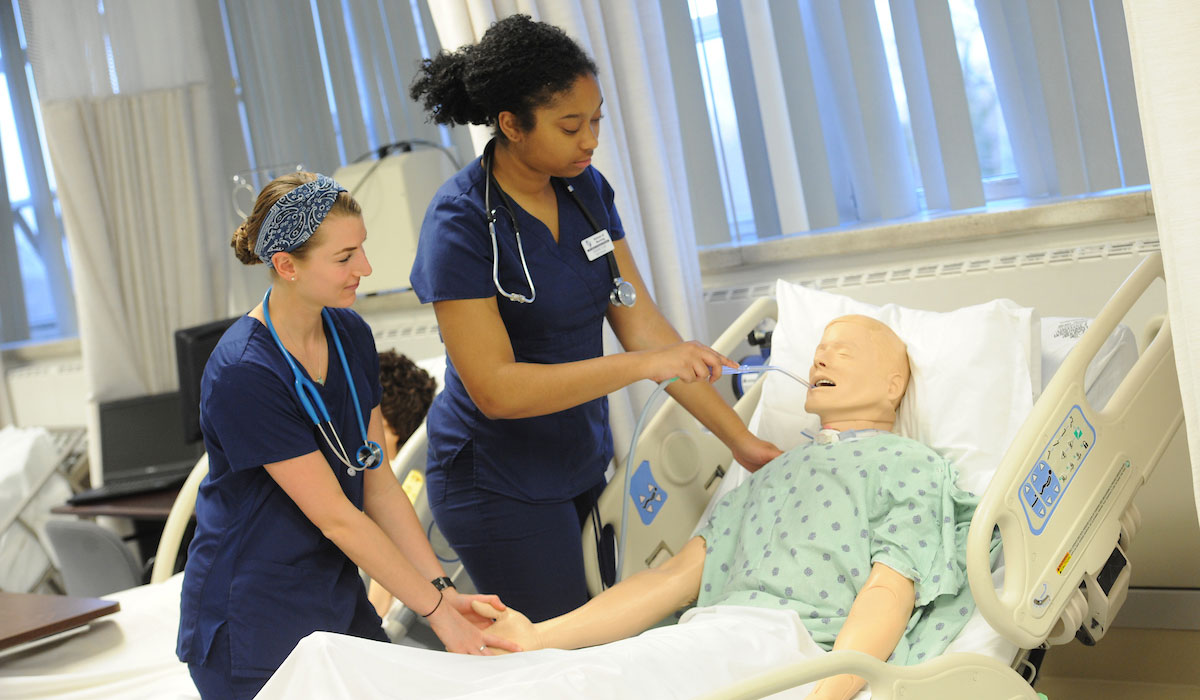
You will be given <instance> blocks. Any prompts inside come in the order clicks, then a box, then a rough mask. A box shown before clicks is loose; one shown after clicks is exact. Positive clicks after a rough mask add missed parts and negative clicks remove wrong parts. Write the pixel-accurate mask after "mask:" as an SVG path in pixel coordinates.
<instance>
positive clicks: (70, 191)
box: [23, 0, 230, 482]
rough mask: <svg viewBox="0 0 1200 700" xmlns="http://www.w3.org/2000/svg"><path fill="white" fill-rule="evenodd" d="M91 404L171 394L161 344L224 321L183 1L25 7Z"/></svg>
mask: <svg viewBox="0 0 1200 700" xmlns="http://www.w3.org/2000/svg"><path fill="white" fill-rule="evenodd" d="M23 14H24V17H25V18H26V35H27V36H28V37H29V42H28V43H29V55H30V61H31V63H32V65H33V69H34V74H35V77H36V81H37V85H38V90H39V99H40V101H41V106H42V117H43V121H44V124H45V132H46V141H47V144H48V148H49V151H50V157H51V161H52V163H53V166H54V171H55V174H56V178H57V183H58V195H59V200H60V202H61V205H62V216H63V223H64V227H65V229H66V233H67V241H68V245H69V248H70V251H71V260H72V264H73V275H74V286H75V296H76V299H77V303H78V308H79V330H80V342H81V345H82V348H83V362H84V368H85V373H86V377H87V381H88V392H87V393H88V396H89V399H90V401H91V403H92V410H90V411H89V414H90V416H91V417H90V420H89V423H90V424H89V437H90V440H89V446H90V450H91V452H92V454H91V457H92V459H91V464H92V478H93V481H94V482H95V481H98V480H99V478H100V474H99V464H100V460H99V442H100V441H99V435H98V430H97V426H96V419H95V410H94V409H95V404H96V403H97V402H100V401H106V400H111V399H117V398H123V397H126V396H132V395H138V394H145V393H158V392H163V391H169V390H172V389H174V388H175V386H176V383H177V380H176V370H175V353H174V346H173V333H174V331H175V330H176V329H178V328H181V327H185V326H189V325H195V324H197V323H201V322H204V321H208V320H211V319H212V318H215V317H216V316H218V315H219V314H220V313H221V312H223V311H224V307H225V305H224V301H223V294H224V290H225V289H226V271H227V269H228V268H227V266H228V260H227V258H229V257H230V256H229V252H228V235H229V233H228V231H227V228H228V227H227V226H226V225H225V219H224V217H223V215H222V213H223V212H224V211H225V208H224V201H223V199H222V196H223V192H222V186H221V183H222V180H223V177H222V170H221V166H220V164H219V163H218V156H217V155H216V154H217V153H219V152H220V148H219V145H218V140H217V133H216V128H215V122H214V116H213V107H212V98H211V94H210V92H209V87H208V85H207V76H206V74H205V73H206V67H207V65H208V61H207V59H206V56H205V54H204V48H203V43H202V40H201V37H200V36H198V33H197V32H196V31H195V27H197V26H198V24H199V22H198V16H197V11H196V7H195V5H194V0H169V1H160V0H107V1H106V2H104V3H103V4H102V5H101V4H98V3H87V4H84V3H79V2H76V1H75V0H38V2H35V3H29V6H28V7H26V8H24V13H23Z"/></svg>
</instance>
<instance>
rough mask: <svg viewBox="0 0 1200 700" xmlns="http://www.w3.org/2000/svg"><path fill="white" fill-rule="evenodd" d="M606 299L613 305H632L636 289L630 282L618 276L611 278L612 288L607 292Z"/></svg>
mask: <svg viewBox="0 0 1200 700" xmlns="http://www.w3.org/2000/svg"><path fill="white" fill-rule="evenodd" d="M608 300H609V301H610V302H612V305H613V306H633V304H634V302H636V301H637V289H635V288H634V286H633V283H632V282H629V281H627V280H624V279H622V278H620V277H618V278H616V279H614V280H613V289H612V291H611V292H609V293H608Z"/></svg>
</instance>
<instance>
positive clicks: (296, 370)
mask: <svg viewBox="0 0 1200 700" xmlns="http://www.w3.org/2000/svg"><path fill="white" fill-rule="evenodd" d="M270 300H271V288H270V287H268V288H267V293H266V294H264V295H263V301H262V309H263V319H264V320H265V321H266V322H267V330H268V331H270V333H271V338H272V339H273V340H274V341H275V344H276V345H278V346H279V352H281V353H283V359H285V360H287V363H288V367H291V368H292V374H293V375H294V376H295V378H296V381H295V382H294V386H295V389H296V396H298V397H299V398H300V405H301V406H303V407H304V412H305V413H307V414H308V417H309V419H311V420H312V422H313V425H315V426H317V430H319V431H321V437H323V438H325V444H327V445H329V450H330V451H331V452H333V454H334V456H335V457H337V458H338V460H339V461H340V462H341V463H342V464H344V465H346V472H347V473H348V474H350V476H354V475H355V474H357V473H358V472H361V471H366V470H367V469H375V468H376V467H378V466H379V465H380V464H383V448H382V447H380V446H379V443H377V442H375V441H374V440H371V439H369V438H368V437H367V426H366V424H365V423H363V415H362V408H361V407H360V406H359V405H358V392H357V391H356V390H355V389H354V377H353V376H352V375H351V374H350V363H349V362H346V351H345V350H343V349H342V339H341V338H339V337H338V332H337V328H336V327H334V325H333V319H332V318H330V317H329V310H328V309H321V318H323V319H324V320H325V324H326V325H327V326H329V334H330V335H332V336H333V345H334V347H336V348H337V354H338V358H339V359H341V361H342V371H344V372H345V373H346V383H347V384H349V385H350V399H351V403H353V404H354V415H355V416H356V417H357V418H358V430H359V432H360V433H361V434H362V439H363V444H362V446H361V447H359V448H358V450H357V451H356V452H355V453H354V463H351V461H350V455H349V453H348V452H346V448H345V447H344V446H343V445H342V439H341V438H340V437H338V434H337V429H336V428H334V427H333V419H331V418H330V417H329V409H327V408H325V401H324V400H323V399H322V398H321V394H320V392H319V391H317V387H316V385H315V384H313V383H312V381H311V380H309V379H307V378H305V376H304V375H303V374H302V373H301V372H300V367H299V366H298V365H297V364H296V361H295V360H293V359H292V354H291V353H289V352H288V351H287V348H285V347H283V341H281V340H279V334H278V333H276V332H275V325H274V324H273V323H271V312H270V310H269V309H268V306H269V302H270ZM313 404H316V408H315V409H314V408H313ZM317 411H320V412H321V419H324V422H325V423H328V424H329V432H331V433H333V440H330V439H329V434H328V433H326V432H325V426H324V425H322V424H321V419H318V418H317ZM335 441H336V442H337V446H336V447H335V446H334V442H335Z"/></svg>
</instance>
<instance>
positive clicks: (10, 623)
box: [0, 593, 121, 650]
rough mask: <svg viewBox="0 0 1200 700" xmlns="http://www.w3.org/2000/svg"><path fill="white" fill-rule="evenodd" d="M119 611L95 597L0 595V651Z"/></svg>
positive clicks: (118, 606)
mask: <svg viewBox="0 0 1200 700" xmlns="http://www.w3.org/2000/svg"><path fill="white" fill-rule="evenodd" d="M120 609H121V604H120V603H117V602H115V601H111V600H99V599H97V598H69V597H67V596H61V595H38V594H35V593H0V650H4V649H8V648H10V647H15V646H17V645H19V644H24V643H26V642H32V641H35V640H38V639H42V638H44V637H49V636H51V635H54V634H58V633H59V632H65V631H67V630H70V629H72V628H75V627H79V626H80V625H83V624H86V623H87V622H90V621H91V620H94V619H96V618H98V617H102V616H104V615H111V614H112V613H115V612H117V611H118V610H120Z"/></svg>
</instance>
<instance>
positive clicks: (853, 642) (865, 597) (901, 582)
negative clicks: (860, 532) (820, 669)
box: [809, 563, 916, 700]
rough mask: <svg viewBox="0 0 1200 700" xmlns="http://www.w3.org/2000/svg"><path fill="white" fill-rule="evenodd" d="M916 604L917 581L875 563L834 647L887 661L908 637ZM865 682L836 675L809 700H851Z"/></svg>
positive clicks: (821, 683)
mask: <svg viewBox="0 0 1200 700" xmlns="http://www.w3.org/2000/svg"><path fill="white" fill-rule="evenodd" d="M915 604H916V591H915V590H914V587H913V582H912V581H911V580H909V579H907V578H905V577H904V576H901V575H900V574H899V573H897V572H896V571H895V570H894V569H892V568H891V567H889V566H885V565H884V564H878V563H877V564H875V566H873V567H872V568H871V574H870V575H869V576H867V582H866V584H864V585H863V587H862V589H861V590H860V591H859V592H858V595H857V596H855V598H854V605H852V606H850V614H849V615H848V616H847V617H846V623H845V624H844V625H842V631H841V632H839V633H838V636H837V639H836V640H835V641H834V643H833V650H834V651H841V650H843V649H852V650H854V651H861V652H863V653H864V654H870V655H871V656H874V657H875V658H877V659H880V660H883V661H886V660H887V658H888V657H889V656H891V654H892V652H893V651H895V649H896V644H898V643H899V642H900V638H901V637H903V636H904V630H905V628H906V627H908V620H909V618H910V617H912V612H913V606H914V605H915ZM864 684H865V681H864V680H863V679H862V678H859V677H858V676H852V675H848V674H844V675H841V676H832V677H830V678H826V679H824V680H822V681H821V682H820V683H818V684H817V688H816V690H814V691H813V693H812V694H811V695H809V699H810V700H849V699H850V698H852V697H854V694H855V693H857V692H858V691H859V689H861V688H862V687H863V685H864Z"/></svg>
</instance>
